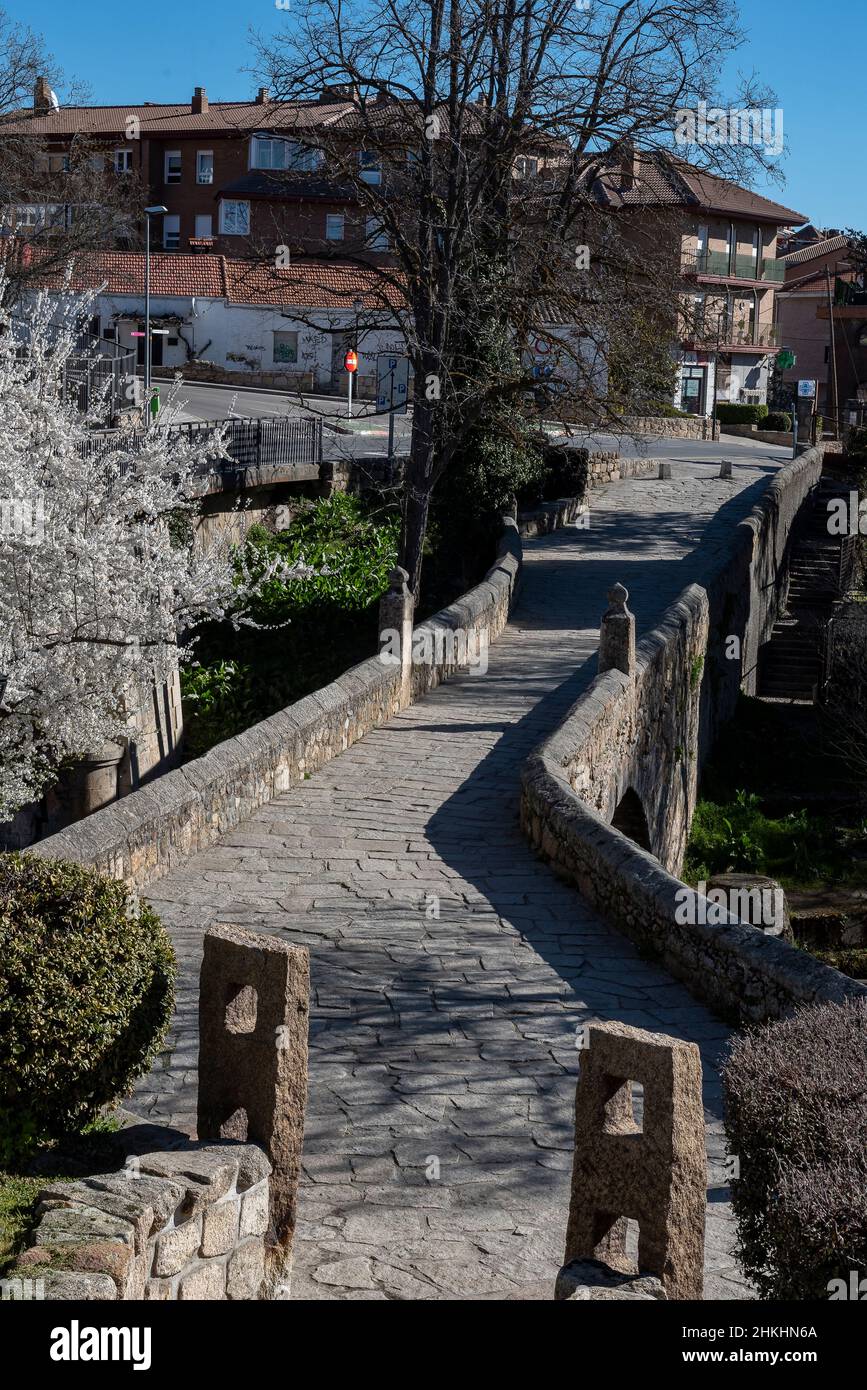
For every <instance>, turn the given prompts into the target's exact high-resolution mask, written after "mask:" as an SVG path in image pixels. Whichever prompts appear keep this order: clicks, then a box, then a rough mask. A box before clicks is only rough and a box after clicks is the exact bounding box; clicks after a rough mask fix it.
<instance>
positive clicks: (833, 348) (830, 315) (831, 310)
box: [825, 265, 840, 439]
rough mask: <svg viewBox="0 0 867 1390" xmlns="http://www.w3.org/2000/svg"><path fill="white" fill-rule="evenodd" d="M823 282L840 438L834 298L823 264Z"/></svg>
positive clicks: (827, 269)
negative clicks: (825, 291) (826, 295)
mask: <svg viewBox="0 0 867 1390" xmlns="http://www.w3.org/2000/svg"><path fill="white" fill-rule="evenodd" d="M825 284H826V286H827V290H828V323H829V325H830V329H831V382H832V384H833V387H834V416H833V419H834V438H835V439H839V438H840V399H839V396H838V393H837V391H838V388H837V336H836V334H835V332H834V298H833V295H832V294H831V270H830V267H829V266H827V265H826V266H825Z"/></svg>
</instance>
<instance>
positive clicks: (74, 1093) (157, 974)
mask: <svg viewBox="0 0 867 1390" xmlns="http://www.w3.org/2000/svg"><path fill="white" fill-rule="evenodd" d="M174 970H175V962H174V954H173V952H172V948H171V944H170V942H169V939H168V936H167V934H166V931H165V928H164V927H163V926H162V923H161V922H160V920H159V918H158V917H157V916H156V914H155V913H154V912H152V911H151V909H150V908H149V907H147V906H144V905H141V906H140V905H138V904H137V902H136V901H135V900H134V898H133V896H132V894H131V893H130V891H129V890H128V889H127V888H126V887H125V886H124V885H123V884H122V883H119V882H117V881H116V880H114V879H109V878H105V877H104V876H103V875H101V874H98V873H96V872H95V871H94V870H92V869H88V868H84V867H83V866H82V865H80V864H74V863H69V862H66V861H65V860H57V859H55V860H50V859H37V858H36V857H35V856H33V855H28V854H3V855H0V1161H7V1162H8V1161H15V1160H16V1159H17V1158H18V1157H20V1155H21V1154H22V1153H26V1151H27V1150H28V1148H31V1147H32V1146H33V1145H35V1144H38V1143H42V1142H44V1141H45V1140H48V1139H55V1138H59V1137H60V1136H61V1135H63V1134H66V1133H69V1132H74V1131H78V1130H80V1129H81V1128H82V1127H83V1126H85V1125H86V1124H87V1123H88V1122H89V1121H91V1120H92V1119H94V1118H95V1116H96V1115H97V1114H98V1112H99V1110H100V1109H101V1107H102V1106H104V1105H106V1104H108V1103H109V1102H111V1101H114V1100H117V1099H118V1098H119V1097H120V1096H122V1095H125V1094H126V1093H127V1092H128V1090H129V1088H130V1086H131V1085H132V1082H133V1081H134V1080H135V1079H136V1078H137V1077H138V1076H140V1075H142V1074H143V1073H144V1072H145V1071H147V1069H148V1067H149V1066H150V1064H151V1062H152V1060H153V1058H154V1056H155V1055H156V1052H157V1049H158V1048H159V1045H160V1043H161V1041H162V1039H163V1036H164V1034H165V1031H166V1028H167V1027H168V1023H169V1019H170V1018H171V1014H172V1007H173V986H174Z"/></svg>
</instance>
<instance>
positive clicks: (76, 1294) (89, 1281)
mask: <svg viewBox="0 0 867 1390" xmlns="http://www.w3.org/2000/svg"><path fill="white" fill-rule="evenodd" d="M44 1278H45V1283H44V1291H43V1297H44V1298H45V1299H46V1300H51V1301H52V1302H53V1301H56V1300H61V1299H73V1300H75V1301H77V1302H78V1301H81V1302H87V1303H91V1302H95V1301H98V1300H99V1299H105V1300H109V1299H115V1300H116V1299H117V1286H116V1285H115V1282H114V1280H113V1279H111V1278H110V1277H109V1276H108V1275H107V1274H84V1273H79V1272H77V1271H73V1270H66V1269H57V1270H53V1271H52V1272H51V1273H50V1274H46V1275H45V1276H44Z"/></svg>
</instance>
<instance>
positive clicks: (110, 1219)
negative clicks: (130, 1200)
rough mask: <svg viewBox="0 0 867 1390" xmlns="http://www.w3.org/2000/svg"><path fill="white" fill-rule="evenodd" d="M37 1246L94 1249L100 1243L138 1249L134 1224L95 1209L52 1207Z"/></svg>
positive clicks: (39, 1229)
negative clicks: (67, 1245)
mask: <svg viewBox="0 0 867 1390" xmlns="http://www.w3.org/2000/svg"><path fill="white" fill-rule="evenodd" d="M33 1239H34V1244H36V1245H60V1244H66V1243H69V1244H71V1245H92V1244H94V1243H96V1242H97V1241H100V1240H107V1241H116V1242H119V1243H121V1244H124V1245H129V1246H130V1248H131V1249H132V1248H133V1247H134V1245H135V1227H134V1226H133V1224H132V1222H131V1221H127V1220H125V1218H123V1217H118V1216H114V1215H112V1213H111V1212H107V1211H100V1210H99V1209H98V1208H97V1207H92V1206H69V1207H65V1206H64V1207H59V1206H58V1207H49V1208H48V1209H47V1210H45V1211H44V1212H43V1214H42V1217H41V1219H40V1222H39V1225H38V1226H37V1228H36V1233H35V1235H34V1238H33Z"/></svg>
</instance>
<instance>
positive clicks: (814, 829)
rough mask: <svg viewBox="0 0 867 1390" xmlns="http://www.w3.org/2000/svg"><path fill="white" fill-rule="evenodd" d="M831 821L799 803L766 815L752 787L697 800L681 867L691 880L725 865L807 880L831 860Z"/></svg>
mask: <svg viewBox="0 0 867 1390" xmlns="http://www.w3.org/2000/svg"><path fill="white" fill-rule="evenodd" d="M834 848H835V835H834V827H833V826H832V825H830V824H829V823H828V822H827V821H825V820H823V819H821V818H820V817H817V816H810V814H809V813H808V812H807V810H806V809H805V808H803V807H802V808H801V810H799V811H792V812H790V813H789V814H788V815H786V816H779V817H773V816H766V815H765V814H764V812H763V811H762V809H761V801H760V798H759V797H758V796H756V795H755V794H754V793H748V792H745V791H738V792H737V794H736V796H735V798H734V800H733V801H729V802H723V803H720V802H716V801H705V800H702V801H699V802H698V805H697V806H696V808H695V814H694V816H693V820H692V825H691V827H690V836H689V844H688V845H687V850H686V860H685V863H684V872H685V873H686V875H687V877H688V878H689V879H690V881H691V882H698V881H699V880H701V879H708V878H711V877H712V876H713V875H714V874H722V873H726V872H728V871H730V870H731V871H734V872H737V873H757V874H765V873H769V874H771V875H774V876H780V875H782V877H784V878H793V879H797V880H799V881H810V880H813V879H815V878H817V877H820V876H822V874H823V873H825V872H826V871H827V870H828V869H829V868H830V866H831V861H832V860H833V854H834Z"/></svg>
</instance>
